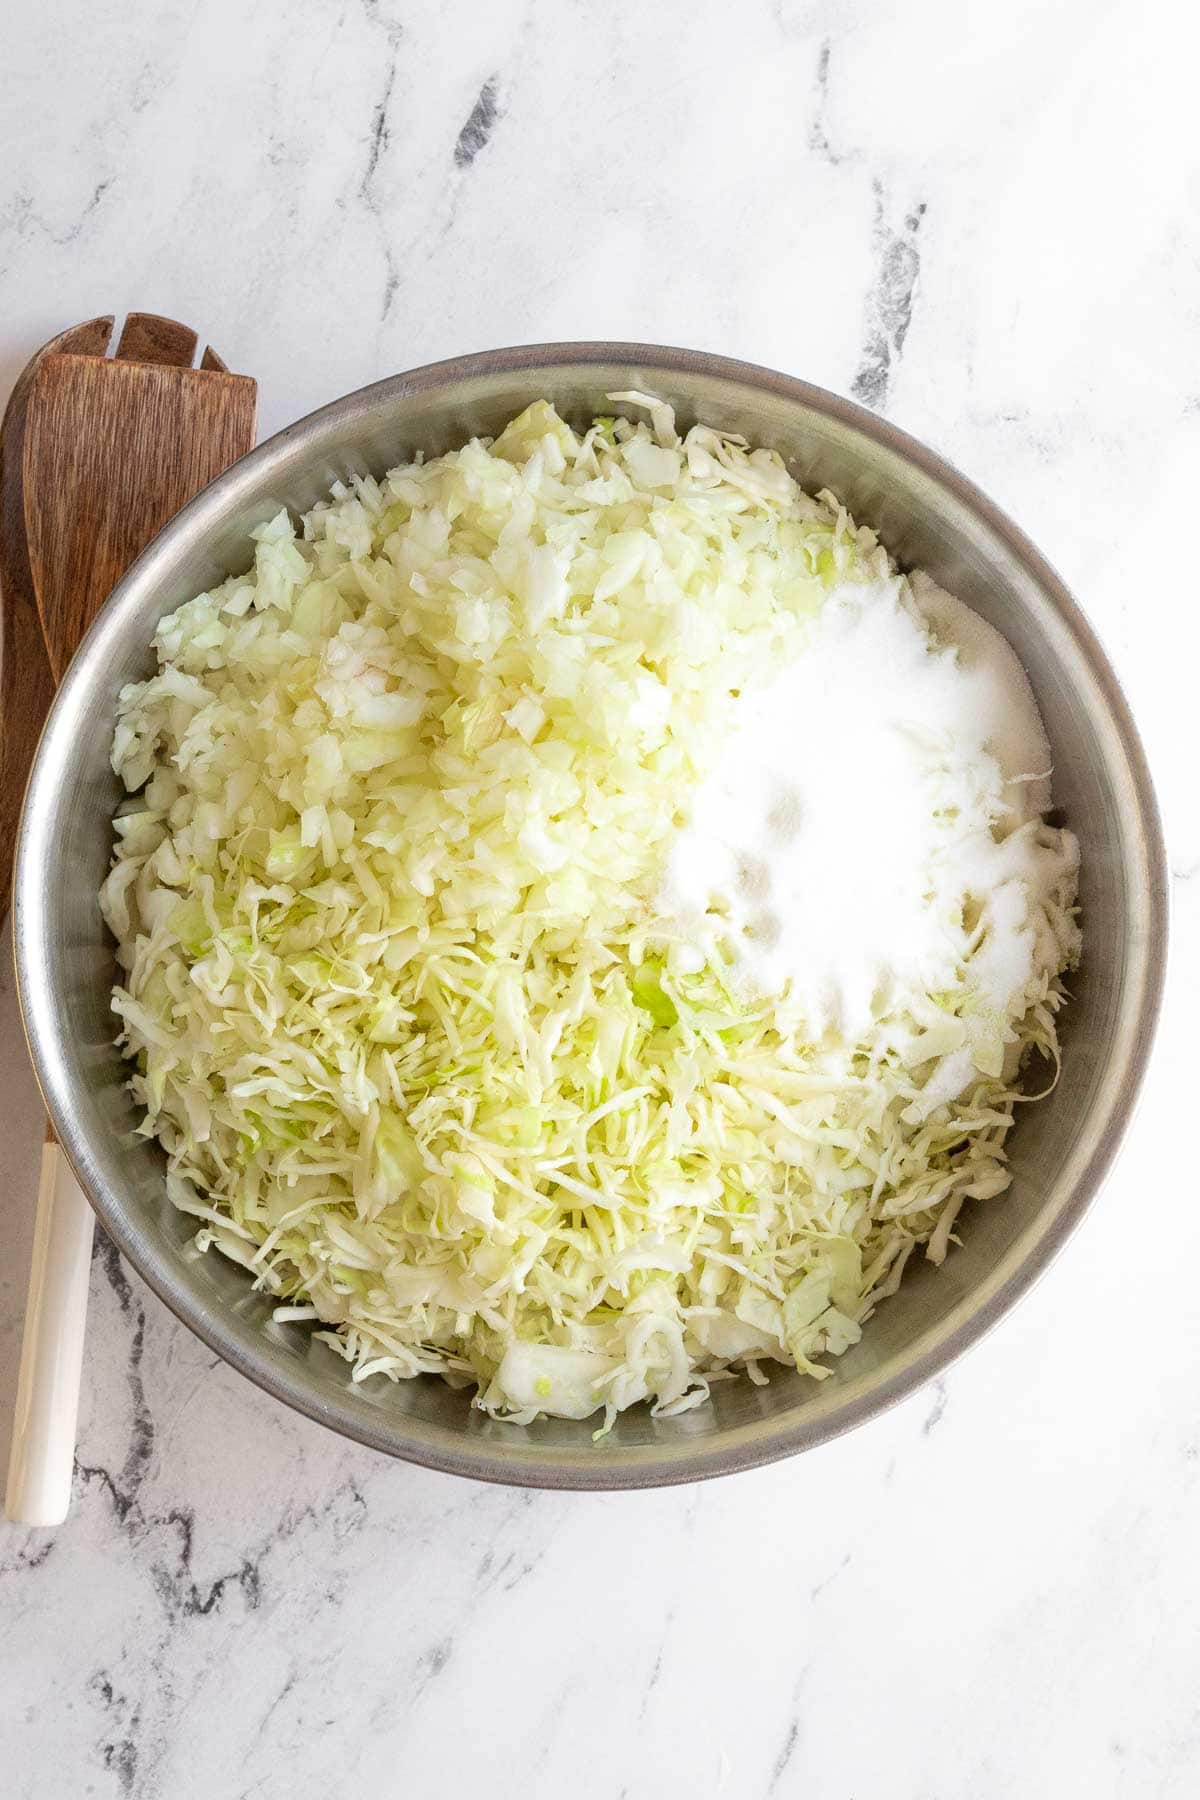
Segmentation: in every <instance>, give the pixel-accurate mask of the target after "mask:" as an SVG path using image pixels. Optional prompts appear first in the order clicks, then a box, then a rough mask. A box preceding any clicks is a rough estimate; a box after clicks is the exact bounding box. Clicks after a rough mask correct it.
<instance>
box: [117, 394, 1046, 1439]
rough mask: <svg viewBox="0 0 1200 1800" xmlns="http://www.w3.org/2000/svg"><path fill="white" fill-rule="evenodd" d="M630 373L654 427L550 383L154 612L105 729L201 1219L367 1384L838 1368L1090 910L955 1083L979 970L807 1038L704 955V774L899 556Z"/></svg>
mask: <svg viewBox="0 0 1200 1800" xmlns="http://www.w3.org/2000/svg"><path fill="white" fill-rule="evenodd" d="M612 401H613V403H614V404H617V405H625V406H627V407H629V408H632V409H638V410H642V409H645V410H647V411H648V412H649V414H650V423H649V424H647V423H637V424H635V423H632V422H631V421H630V420H628V419H625V418H603V419H599V420H597V421H596V422H595V423H594V424H593V426H592V428H591V429H590V430H588V431H587V432H586V434H584V435H582V436H580V435H579V434H577V433H576V432H575V431H574V430H572V429H571V428H570V427H569V426H568V425H567V424H565V423H564V421H563V420H562V419H561V418H560V417H559V416H558V414H557V413H556V412H555V411H554V409H553V408H552V407H551V406H550V405H549V404H546V403H544V402H539V403H537V404H535V405H533V406H530V407H529V408H528V410H527V411H526V412H524V413H523V414H522V415H521V416H520V417H519V418H517V419H515V420H514V421H513V422H512V423H511V424H510V425H509V426H508V428H507V429H506V430H505V431H504V432H503V433H502V435H501V436H500V437H499V438H498V439H497V440H496V441H495V442H488V441H484V440H476V441H472V442H470V443H468V444H466V445H465V446H464V447H463V448H461V449H459V450H456V451H454V452H453V453H451V454H448V455H445V456H441V457H438V458H437V459H436V460H432V461H424V460H422V459H420V458H418V459H417V460H415V461H413V462H412V463H410V464H408V465H406V466H405V467H402V468H398V469H395V470H393V471H392V473H390V474H389V475H387V476H386V477H385V478H384V479H383V480H382V481H378V480H375V479H373V478H371V477H363V478H361V479H355V480H354V481H353V482H352V483H350V484H349V485H348V486H346V485H339V486H337V487H335V489H334V491H333V497H332V499H331V500H330V501H329V502H327V503H324V504H322V505H319V506H317V507H315V508H314V509H313V511H312V512H311V513H310V514H308V515H307V517H306V518H305V519H304V520H303V521H302V525H301V528H300V530H299V532H298V531H297V529H296V528H295V526H294V525H293V523H292V521H291V520H290V519H289V517H288V515H287V514H286V513H282V512H281V513H280V514H279V516H278V517H277V518H275V519H273V520H272V521H271V522H270V523H268V524H265V525H263V526H262V527H260V528H259V529H258V531H257V532H256V533H255V538H256V550H255V557H254V567H253V568H252V569H251V570H250V571H249V572H248V573H247V574H245V575H242V576H235V577H233V578H232V579H230V580H228V581H226V582H224V583H223V584H222V585H221V586H220V587H217V588H215V589H214V590H213V591H212V592H210V593H206V594H201V595H200V596H199V597H198V598H197V599H194V600H192V601H190V602H188V604H186V605H184V606H181V607H180V608H179V609H178V611H176V612H175V613H173V614H172V615H171V616H170V617H168V618H166V619H164V620H163V621H162V623H161V625H160V626H159V629H158V634H157V637H156V639H155V645H156V649H157V653H158V661H159V668H158V672H157V673H156V674H155V675H154V676H153V677H152V678H151V679H149V680H147V681H145V682H143V683H140V684H137V685H135V686H131V687H128V688H126V689H125V690H124V692H123V693H122V695H121V698H120V712H119V723H118V727H117V732H116V739H115V745H114V751H113V762H114V767H115V768H116V769H117V771H118V772H119V774H120V775H121V776H122V778H123V779H124V782H125V784H126V787H127V788H128V789H129V790H130V793H131V795H133V796H134V798H132V799H131V800H130V802H128V803H127V810H124V811H123V813H122V815H121V816H119V817H118V819H117V821H116V832H117V851H116V860H115V865H114V868H113V871H112V873H111V875H110V877H109V879H108V881H107V883H106V886H105V890H104V894H103V905H104V911H105V916H106V918H107V920H108V922H109V924H110V926H111V928H112V931H113V933H114V934H115V936H116V938H117V941H118V945H119V956H120V962H121V966H122V968H123V970H124V972H125V983H124V986H122V987H119V988H118V989H117V990H116V993H115V996H114V1007H115V1010H116V1011H117V1013H118V1014H119V1015H120V1017H121V1020H122V1026H123V1033H122V1041H123V1043H124V1045H125V1046H126V1048H127V1050H128V1052H129V1054H130V1055H131V1056H133V1057H136V1059H137V1071H138V1072H137V1073H136V1074H135V1075H134V1076H133V1080H132V1086H133V1090H134V1093H135V1095H136V1097H137V1100H138V1101H139V1103H140V1104H141V1106H142V1107H144V1109H145V1122H144V1125H143V1127H142V1130H143V1131H144V1132H145V1133H146V1134H147V1135H154V1136H157V1137H158V1138H159V1139H160V1141H161V1143H162V1144H163V1146H164V1147H165V1149H166V1151H167V1154H168V1158H169V1175H168V1188H169V1193H170V1196H171V1198H172V1200H173V1201H174V1202H175V1204H176V1205H177V1206H179V1207H181V1208H183V1209H184V1211H186V1212H188V1213H191V1214H193V1215H195V1217H196V1218H197V1219H198V1220H199V1221H200V1222H201V1230H200V1233H199V1236H198V1238H197V1243H198V1244H199V1246H200V1247H201V1248H207V1247H209V1246H216V1247H217V1248H219V1249H220V1250H221V1251H223V1252H225V1254H226V1255H228V1256H231V1257H233V1258H235V1259H236V1260H237V1261H238V1262H240V1263H243V1264H244V1265H245V1266H246V1267H247V1268H248V1269H250V1270H251V1271H252V1272H253V1274H254V1277H255V1279H256V1281H257V1283H258V1285H259V1286H260V1287H261V1288H262V1289H264V1290H266V1291H267V1292H268V1293H269V1294H271V1295H273V1296H275V1297H276V1299H277V1302H278V1305H277V1310H276V1314H275V1316H276V1318H278V1319H279V1320H281V1321H287V1320H301V1319H304V1320H314V1321H317V1322H318V1324H319V1325H320V1326H321V1327H322V1328H323V1330H322V1335H324V1336H326V1337H327V1339H328V1341H329V1342H330V1343H331V1344H332V1345H333V1346H334V1347H335V1348H336V1349H337V1350H338V1351H339V1352H340V1353H341V1354H342V1355H344V1356H345V1357H346V1358H347V1359H349V1361H350V1362H351V1363H352V1364H353V1365H354V1374H355V1377H356V1378H363V1377H367V1376H370V1375H372V1374H383V1375H388V1376H392V1377H404V1376H412V1375H416V1374H418V1373H420V1372H423V1371H436V1372H439V1373H441V1374H442V1375H444V1376H446V1377H447V1378H448V1379H450V1380H451V1381H452V1382H454V1383H456V1384H458V1385H465V1384H468V1383H475V1384H478V1395H477V1404H479V1405H480V1406H482V1407H484V1408H485V1409H486V1410H487V1411H488V1412H490V1413H493V1414H495V1415H497V1416H501V1417H512V1418H516V1419H518V1420H522V1421H527V1420H530V1419H532V1418H534V1417H535V1416H537V1415H538V1414H539V1413H553V1414H558V1415H562V1416H566V1417H577V1418H582V1417H585V1416H587V1415H588V1414H590V1413H592V1412H594V1411H596V1410H597V1409H598V1408H599V1407H603V1408H604V1409H605V1420H606V1422H608V1423H611V1420H612V1418H613V1417H614V1416H615V1414H616V1412H617V1411H619V1410H620V1409H621V1408H624V1407H627V1406H629V1405H631V1404H633V1403H634V1402H636V1401H639V1400H642V1399H650V1400H651V1401H652V1402H653V1403H654V1406H655V1410H656V1411H658V1412H660V1413H665V1414H673V1413H678V1412H680V1411H682V1410H684V1409H686V1408H688V1407H691V1406H694V1405H696V1404H698V1403H699V1402H701V1401H702V1400H704V1399H705V1397H706V1396H707V1394H708V1391H709V1386H710V1384H711V1382H712V1381H713V1380H714V1379H715V1378H720V1377H721V1376H722V1375H725V1374H727V1373H729V1372H730V1371H731V1370H732V1369H734V1368H739V1369H745V1370H747V1371H748V1372H749V1374H750V1375H751V1376H753V1377H754V1378H755V1379H758V1380H761V1379H763V1372H762V1367H761V1365H762V1364H763V1363H765V1362H767V1363H769V1362H771V1361H772V1360H774V1361H777V1362H781V1363H784V1364H792V1365H795V1366H796V1367H798V1368H799V1369H801V1370H803V1371H806V1372H808V1373H809V1374H811V1375H813V1376H817V1377H820V1376H823V1375H824V1374H826V1373H827V1367H826V1365H825V1364H823V1363H822V1362H821V1361H820V1360H819V1359H820V1358H822V1357H825V1356H834V1355H837V1354H838V1353H840V1352H841V1351H843V1350H845V1349H846V1348H847V1347H848V1346H849V1345H851V1344H853V1343H854V1342H855V1341H856V1340H857V1339H858V1338H859V1336H860V1328H861V1326H862V1323H863V1321H864V1320H865V1319H866V1318H867V1316H868V1315H869V1314H870V1312H871V1311H872V1309H873V1308H874V1306H875V1305H876V1303H877V1302H878V1301H879V1300H880V1299H881V1298H882V1297H883V1296H885V1295H887V1294H890V1293H892V1292H893V1291H894V1290H895V1288H896V1287H897V1284H898V1283H899V1280H900V1277H901V1275H902V1272H903V1270H904V1266H905V1263H906V1262H907V1260H908V1258H909V1256H910V1253H911V1252H912V1251H913V1249H914V1247H916V1246H918V1245H922V1244H924V1245H925V1246H926V1247H927V1251H928V1254H929V1255H930V1256H931V1257H932V1258H933V1259H934V1261H940V1260H941V1259H942V1257H943V1256H944V1254H945V1252H946V1248H947V1245H948V1243H949V1241H950V1239H951V1234H952V1228H953V1226H954V1222H955V1219H956V1216H957V1214H958V1212H959V1209H960V1208H961V1206H962V1204H963V1202H964V1200H966V1199H967V1198H968V1197H976V1198H979V1199H986V1198H990V1197H992V1196H995V1195H998V1194H999V1193H1001V1192H1002V1191H1003V1190H1004V1188H1005V1187H1006V1186H1007V1185H1008V1181H1009V1175H1008V1173H1007V1170H1006V1167H1005V1152H1004V1144H1005V1138H1006V1134H1007V1133H1008V1131H1009V1129H1010V1126H1011V1124H1012V1119H1013V1109H1014V1103H1015V1101H1016V1100H1017V1099H1018V1098H1019V1095H1018V1093H1017V1090H1016V1086H1015V1070H1016V1068H1017V1065H1018V1063H1019V1061H1020V1057H1021V1054H1022V1053H1023V1052H1024V1051H1025V1050H1026V1049H1028V1048H1029V1047H1031V1046H1036V1047H1037V1048H1038V1049H1039V1050H1041V1051H1043V1052H1045V1053H1047V1054H1048V1055H1050V1056H1051V1057H1052V1058H1055V1059H1056V1058H1057V1047H1056V1037H1055V1012H1056V1010H1057V1008H1058V1006H1059V1004H1060V1002H1061V1000H1062V997H1063V989H1062V986H1061V982H1060V979H1059V976H1060V973H1061V970H1062V968H1063V967H1064V966H1065V965H1066V964H1067V963H1068V962H1069V961H1070V960H1071V957H1072V955H1073V952H1074V945H1075V928H1074V924H1073V920H1072V918H1071V914H1070V900H1071V894H1070V892H1069V891H1068V890H1067V888H1066V886H1065V885H1064V889H1063V892H1062V893H1061V895H1060V896H1059V901H1060V902H1061V904H1055V903H1053V902H1052V903H1050V904H1049V907H1048V911H1049V915H1050V916H1049V920H1048V924H1049V928H1050V929H1051V931H1052V934H1053V939H1054V942H1055V943H1056V944H1057V945H1058V946H1059V949H1060V954H1058V955H1057V957H1056V958H1052V959H1051V962H1050V964H1048V965H1047V966H1044V967H1042V968H1041V970H1040V971H1039V972H1038V973H1037V974H1036V976H1035V978H1034V980H1033V982H1032V983H1031V985H1030V987H1029V989H1028V990H1027V992H1026V993H1025V995H1024V996H1023V998H1022V999H1021V1001H1020V1010H1019V1011H1017V1012H1016V1013H1015V1014H1014V1016H1011V1017H1009V1018H1007V1019H1005V1020H1003V1021H1002V1022H1001V1027H1000V1037H999V1038H998V1040H997V1041H998V1042H1000V1040H1001V1039H1002V1040H1003V1046H1004V1055H1003V1059H1002V1060H1003V1070H1001V1069H1000V1062H1001V1058H1000V1056H999V1055H998V1056H997V1058H996V1062H995V1067H994V1071H993V1073H991V1074H984V1073H982V1072H979V1071H977V1074H976V1078H975V1079H974V1080H973V1081H972V1083H971V1084H970V1085H969V1086H968V1088H967V1090H966V1091H965V1092H964V1093H962V1094H961V1096H960V1097H959V1098H958V1099H957V1100H955V1101H953V1102H952V1103H946V1104H940V1105H936V1106H934V1107H933V1108H932V1110H930V1107H929V1106H928V1105H926V1106H924V1107H923V1106H922V1105H921V1094H922V1090H923V1089H924V1088H925V1086H926V1084H927V1083H930V1082H931V1081H932V1079H933V1078H934V1077H935V1076H936V1071H937V1068H938V1061H937V1052H938V1047H939V1044H941V1043H942V1042H943V1040H944V1042H945V1045H946V1047H947V1048H949V1047H950V1046H951V1045H957V1044H958V1043H960V1042H961V1041H962V1033H961V1031H957V1032H956V1031H955V1030H953V1029H950V1030H947V1026H948V1025H951V1026H952V1025H953V1021H954V1017H955V1013H956V1009H957V1008H958V1007H959V1006H960V1005H961V1004H962V1001H963V996H964V995H965V993H966V988H965V987H964V990H963V995H958V994H954V993H951V994H940V995H916V996H909V997H908V998H907V1000H906V1001H905V1003H904V1006H903V1007H896V1008H894V1009H893V1011H892V1012H890V1013H889V1014H888V1015H887V1016H886V1017H884V1018H883V1019H881V1020H880V1021H879V1022H878V1024H877V1028H876V1029H875V1030H874V1032H873V1033H872V1034H871V1036H870V1038H869V1040H867V1041H864V1042H861V1043H858V1044H842V1043H836V1042H824V1043H821V1044H811V1043H807V1042H805V1041H804V1036H803V1032H802V1031H801V1030H798V1029H797V1028H796V1025H795V1022H794V1021H791V1022H789V1021H788V1020H787V1019H786V1015H784V1014H778V1013H777V1012H776V1010H775V1009H774V1008H773V1007H772V1006H771V1005H770V1004H769V1003H767V1002H760V1003H750V1002H748V1001H747V1000H746V999H745V998H742V997H739V996H738V994H737V993H736V992H735V991H734V989H733V988H732V986H731V984H730V982H729V981H728V979H727V972H726V971H725V970H724V969H723V968H722V967H721V966H720V965H719V963H716V962H710V963H709V964H707V965H706V966H704V967H702V968H700V969H698V970H696V969H695V968H694V962H695V960H696V959H695V957H694V955H688V954H685V947H684V946H683V945H681V944H680V943H678V942H677V941H676V938H675V935H674V934H673V932H672V928H671V926H670V925H669V923H668V922H666V921H665V920H663V919H661V918H656V916H655V905H654V899H655V893H656V888H657V883H658V881H659V877H660V875H661V870H662V867H663V860H664V856H665V854H666V846H667V844H668V842H669V840H670V838H671V835H672V833H673V832H675V831H677V830H678V828H679V825H680V822H681V820H682V818H683V816H684V809H685V808H686V802H687V796H688V794H689V793H690V792H691V791H693V790H694V788H695V786H696V784H697V783H698V781H699V780H700V779H701V778H702V776H703V774H704V773H705V771H706V770H707V768H708V767H709V766H710V762H711V759H712V758H713V757H714V756H715V755H716V754H718V753H719V747H720V744H721V741H722V737H723V734H724V733H725V732H726V731H727V730H728V728H729V721H730V718H731V716H732V711H733V709H735V708H736V705H737V698H738V696H739V695H740V694H743V693H744V692H745V691H747V690H750V691H752V690H753V688H754V687H755V685H756V684H758V683H762V682H764V681H765V680H767V679H768V678H769V676H770V675H771V674H772V672H773V671H774V670H775V669H777V668H778V667H779V666H780V664H781V663H783V662H785V661H786V660H787V659H789V658H792V657H794V656H796V655H799V654H801V653H802V650H803V642H804V635H805V631H806V629H807V622H808V621H809V620H810V619H811V617H812V616H813V614H814V613H815V612H816V610H817V609H819V607H820V606H821V603H822V599H823V597H824V595H825V594H826V593H827V592H828V590H829V589H830V588H831V587H833V586H834V585H835V584H840V583H845V582H853V581H858V580H861V581H866V580H872V579H876V578H877V577H878V576H879V575H880V573H881V572H882V573H887V572H890V571H891V565H890V564H889V562H888V559H887V556H886V553H885V552H884V550H883V549H882V548H881V547H880V546H879V545H878V543H877V540H876V538H875V536H874V535H873V533H871V532H870V531H869V530H866V529H863V528H858V527H856V526H855V524H854V522H853V521H852V520H851V519H850V518H849V517H848V515H847V514H846V512H845V511H844V510H843V509H842V508H841V507H840V506H839V505H838V503H837V501H836V500H835V499H834V498H833V496H831V495H829V494H823V495H822V496H821V497H820V498H819V499H817V500H814V499H811V498H809V497H808V496H807V495H805V494H804V493H803V492H801V490H800V489H799V488H798V487H797V485H796V484H795V483H794V482H793V481H792V479H791V478H790V476H789V475H788V474H787V472H786V470H785V469H784V467H783V465H782V463H781V462H780V460H779V459H778V458H777V457H776V456H775V455H774V454H773V453H769V452H767V451H764V450H751V449H750V448H748V447H747V446H746V445H745V444H744V443H743V442H742V441H741V440H739V439H735V438H731V437H729V436H725V435H720V434H718V433H716V432H715V431H712V430H710V429H707V428H704V427H701V426H697V427H694V428H693V429H692V430H691V431H689V432H688V433H687V435H686V437H684V438H683V439H682V440H681V439H680V437H679V436H678V435H677V433H676V430H675V424H674V419H673V417H672V415H671V413H670V411H669V410H668V409H667V408H666V407H664V406H662V405H661V404H659V403H657V402H654V403H652V402H649V401H647V400H645V399H644V397H642V396H638V395H614V396H612ZM1046 923H1047V921H1045V920H1043V925H1045V924H1046ZM914 1046H917V1047H918V1048H917V1051H916V1053H915V1054H914ZM931 1091H932V1090H931Z"/></svg>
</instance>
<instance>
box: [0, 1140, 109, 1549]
mask: <svg viewBox="0 0 1200 1800" xmlns="http://www.w3.org/2000/svg"><path fill="white" fill-rule="evenodd" d="M94 1224H95V1221H94V1217H93V1214H92V1209H91V1207H90V1206H89V1205H88V1203H87V1201H86V1199H85V1198H84V1195H83V1190H82V1188H81V1187H80V1186H79V1183H78V1182H77V1181H76V1179H75V1177H74V1175H73V1174H72V1173H71V1168H70V1165H69V1164H68V1162H67V1159H66V1157H65V1156H64V1155H63V1153H62V1151H61V1150H60V1149H59V1147H58V1145H57V1144H56V1143H55V1141H54V1139H53V1138H47V1140H46V1144H45V1146H44V1148H43V1150H42V1179H41V1183H40V1185H39V1187H38V1204H37V1224H36V1226H35V1229H34V1237H33V1267H32V1269H31V1270H30V1275H29V1303H28V1307H27V1309H26V1313H25V1335H24V1337H23V1338H22V1340H21V1373H20V1376H19V1377H18V1380H17V1409H16V1417H15V1420H14V1422H13V1439H12V1451H11V1453H10V1456H9V1461H8V1490H7V1492H6V1494H5V1497H4V1510H5V1512H6V1513H7V1514H8V1516H9V1518H10V1519H14V1520H16V1521H17V1523H18V1524H22V1525H61V1524H62V1522H63V1520H64V1519H65V1518H66V1516H67V1508H68V1506H69V1505H70V1503H71V1475H72V1472H73V1469H74V1464H75V1428H76V1424H77V1422H78V1417H79V1379H80V1375H81V1373H82V1371H83V1337H84V1328H85V1326H86V1324H87V1301H88V1276H89V1273H90V1270H91V1262H92V1232H93V1228H94Z"/></svg>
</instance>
